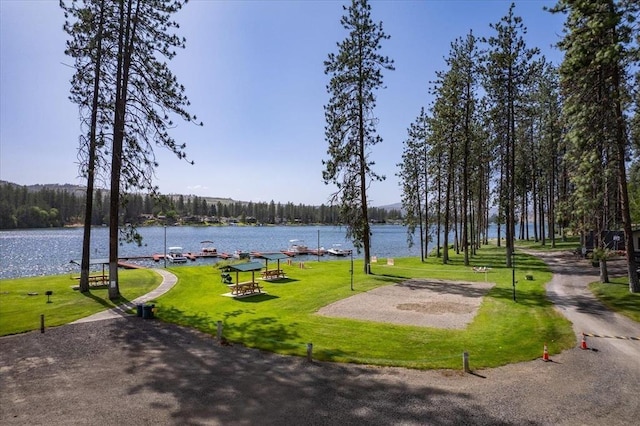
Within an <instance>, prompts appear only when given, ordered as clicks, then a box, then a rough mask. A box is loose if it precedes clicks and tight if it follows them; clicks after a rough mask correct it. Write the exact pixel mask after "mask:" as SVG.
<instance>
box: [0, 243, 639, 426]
mask: <svg viewBox="0 0 640 426" xmlns="http://www.w3.org/2000/svg"><path fill="white" fill-rule="evenodd" d="M554 256H557V257H553V258H546V261H547V262H548V263H549V264H550V266H551V267H552V269H553V270H554V273H555V274H554V277H553V281H552V282H551V283H550V284H549V287H548V291H549V295H550V297H551V298H552V299H553V301H554V303H556V304H557V305H558V309H560V310H561V311H562V312H563V313H564V314H565V315H566V316H567V317H568V318H569V319H570V320H571V321H573V322H574V328H575V330H576V334H577V335H579V334H580V333H582V332H583V331H584V332H589V333H592V334H607V335H609V334H610V335H618V336H625V335H626V336H639V335H640V326H639V325H638V324H637V323H633V322H630V321H627V320H625V319H623V318H621V317H620V316H619V315H615V314H612V313H610V312H608V311H606V309H604V308H603V307H602V306H601V305H600V304H598V303H597V302H596V301H595V300H594V299H593V297H592V296H591V295H590V294H589V293H588V292H587V291H586V290H585V287H586V283H587V282H589V281H592V280H593V279H594V276H593V275H592V274H593V273H595V272H596V271H595V270H592V269H593V268H592V269H589V268H588V267H587V266H585V265H586V264H579V265H577V264H576V261H577V260H576V259H575V258H571V257H569V256H568V255H561V256H559V255H557V254H554ZM588 342H589V346H590V350H581V349H579V348H578V347H576V348H575V349H571V350H569V351H565V352H564V353H562V354H559V355H555V356H553V357H552V360H551V361H552V362H547V363H545V362H542V361H541V360H536V361H531V362H526V363H519V364H513V365H508V366H505V367H500V368H495V369H488V370H482V371H476V372H475V373H474V374H463V373H460V372H452V371H415V370H408V369H402V368H379V367H369V366H358V365H344V364H332V363H319V362H313V363H309V362H307V361H306V360H304V359H301V358H295V357H294V358H292V357H284V356H279V355H274V354H271V353H265V352H261V351H257V350H251V349H247V348H244V347H242V346H240V345H231V346H222V345H220V344H219V343H218V342H216V341H215V340H214V339H213V338H211V336H208V335H205V334H202V333H199V332H197V331H194V330H190V329H185V328H182V327H178V326H175V325H172V324H164V323H161V322H160V321H155V320H143V319H141V318H136V317H130V316H122V315H118V316H115V317H114V318H111V319H104V320H101V321H92V322H80V323H76V324H70V325H66V326H62V327H56V328H52V329H48V330H46V332H45V333H44V334H43V333H40V332H32V333H26V334H21V335H17V336H8V337H3V338H0V385H1V389H2V391H1V392H0V410H1V411H0V424H3V425H13V424H19V425H27V424H29V425H45V424H46V425H70V424H74V425H121V424H125V423H129V424H142V425H146V424H155V425H254V424H255V425H276V424H277V425H307V424H308V425H359V424H362V425H365V424H366V425H391V424H394V425H458V424H486V425H489V424H490V425H522V424H529V425H557V424H561V425H583V424H584V425H587V424H589V425H594V424H607V425H631V424H636V422H637V419H638V418H640V400H639V399H638V390H639V389H638V387H639V386H640V341H633V340H624V339H612V338H589V340H588ZM634 419H635V420H634Z"/></svg>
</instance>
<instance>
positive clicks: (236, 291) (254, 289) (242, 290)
mask: <svg viewBox="0 0 640 426" xmlns="http://www.w3.org/2000/svg"><path fill="white" fill-rule="evenodd" d="M227 287H229V289H231V294H233V295H234V296H246V295H249V294H255V293H262V287H260V285H259V284H258V283H257V282H255V281H245V282H241V283H236V284H228V285H227Z"/></svg>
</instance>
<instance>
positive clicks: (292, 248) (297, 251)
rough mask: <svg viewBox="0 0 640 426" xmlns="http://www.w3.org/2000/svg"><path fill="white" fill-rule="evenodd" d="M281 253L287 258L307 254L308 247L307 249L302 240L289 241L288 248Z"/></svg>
mask: <svg viewBox="0 0 640 426" xmlns="http://www.w3.org/2000/svg"><path fill="white" fill-rule="evenodd" d="M282 252H283V253H284V254H286V255H289V256H298V255H301V254H309V247H307V246H306V245H305V243H304V241H302V240H289V248H288V249H286V250H282Z"/></svg>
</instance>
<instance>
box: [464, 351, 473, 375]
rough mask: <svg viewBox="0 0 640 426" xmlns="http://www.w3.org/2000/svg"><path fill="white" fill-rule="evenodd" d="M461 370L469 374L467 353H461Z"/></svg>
mask: <svg viewBox="0 0 640 426" xmlns="http://www.w3.org/2000/svg"><path fill="white" fill-rule="evenodd" d="M462 369H463V370H464V372H465V373H469V372H470V371H471V370H470V369H469V352H467V351H464V352H462Z"/></svg>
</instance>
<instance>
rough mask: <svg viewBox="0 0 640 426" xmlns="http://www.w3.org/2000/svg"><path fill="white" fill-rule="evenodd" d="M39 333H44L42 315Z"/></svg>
mask: <svg viewBox="0 0 640 426" xmlns="http://www.w3.org/2000/svg"><path fill="white" fill-rule="evenodd" d="M40 333H44V314H40Z"/></svg>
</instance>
